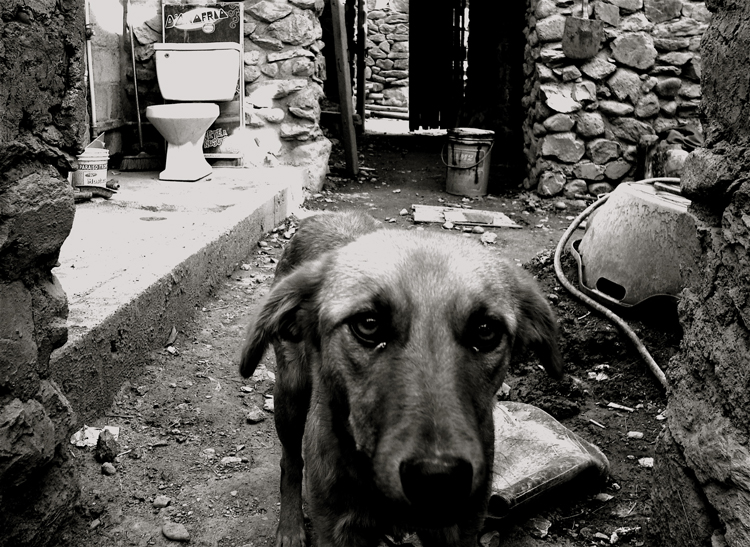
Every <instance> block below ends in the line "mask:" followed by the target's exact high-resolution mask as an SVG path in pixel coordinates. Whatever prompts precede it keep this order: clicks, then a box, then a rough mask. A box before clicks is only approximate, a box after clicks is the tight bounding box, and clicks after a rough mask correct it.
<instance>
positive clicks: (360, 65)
mask: <svg viewBox="0 0 750 547" xmlns="http://www.w3.org/2000/svg"><path fill="white" fill-rule="evenodd" d="M365 2H366V0H357V114H359V119H360V120H362V125H361V126H360V131H361V132H363V133H364V131H365V97H366V95H367V90H366V87H367V80H365V66H366V65H365V57H366V56H367V9H366V5H365Z"/></svg>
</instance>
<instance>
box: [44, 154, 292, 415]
mask: <svg viewBox="0 0 750 547" xmlns="http://www.w3.org/2000/svg"><path fill="white" fill-rule="evenodd" d="M110 176H111V178H114V179H117V180H118V181H119V182H120V185H121V188H120V190H119V191H118V193H117V194H116V195H115V196H113V197H112V199H110V200H103V199H101V198H95V201H92V202H87V203H80V204H78V206H77V208H76V217H75V221H74V223H73V230H72V231H71V234H70V236H69V237H68V239H67V240H66V242H65V244H64V245H63V247H62V250H61V252H60V266H59V267H58V268H55V270H54V273H55V275H56V276H57V277H58V278H59V279H60V282H61V284H62V286H63V288H64V289H65V292H66V294H67V295H68V303H69V308H70V313H69V319H68V327H69V334H68V343H67V344H66V345H65V346H63V347H62V348H60V349H59V350H57V351H55V352H54V353H53V355H52V358H51V362H50V369H51V374H52V377H53V378H54V380H55V381H57V382H58V384H59V385H60V386H62V389H63V391H64V393H65V395H66V396H67V398H68V400H69V401H70V402H71V404H72V405H73V408H74V409H75V411H76V412H77V413H78V418H79V422H85V421H88V420H91V419H92V418H95V417H97V416H99V415H101V414H102V413H103V412H104V410H105V409H106V408H108V407H109V406H110V405H111V403H112V398H113V396H114V395H115V394H116V393H117V391H118V389H119V388H120V386H121V385H122V383H123V382H124V381H125V380H128V379H133V378H135V377H137V376H138V375H139V374H140V373H141V372H142V364H143V354H144V352H146V351H148V350H151V349H153V348H156V347H162V346H163V345H164V342H165V341H166V340H167V337H168V336H169V333H170V331H171V329H172V326H175V327H177V328H178V329H179V328H180V327H181V326H182V325H183V324H185V323H186V322H187V321H189V320H190V319H191V318H192V317H193V314H194V313H195V311H196V308H197V307H198V306H199V305H200V303H201V302H202V301H203V300H204V299H205V298H206V296H207V295H208V294H209V292H210V291H211V289H212V288H213V287H214V286H216V284H217V283H219V282H220V281H221V280H222V279H223V278H225V277H226V276H227V275H228V274H230V273H231V272H232V270H233V269H234V268H235V267H236V266H237V264H238V263H239V262H240V261H241V260H243V259H244V258H245V257H247V256H248V255H249V254H250V253H251V252H252V250H253V247H254V245H255V244H256V243H257V241H258V240H259V239H260V237H261V235H262V234H263V233H264V232H266V231H268V230H270V229H272V228H273V227H274V226H277V225H278V224H280V223H281V222H282V221H283V220H284V219H285V218H286V217H287V216H289V214H291V213H292V212H293V211H294V210H295V209H296V208H297V207H298V206H299V204H300V203H301V199H302V185H303V181H304V172H303V170H302V169H301V168H290V167H282V168H273V169H215V170H214V174H213V175H211V176H210V177H209V178H208V179H204V180H202V181H198V182H195V183H185V182H167V181H159V180H158V178H157V174H156V173H119V174H116V175H114V176H113V175H112V174H111V173H110Z"/></svg>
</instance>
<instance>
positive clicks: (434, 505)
mask: <svg viewBox="0 0 750 547" xmlns="http://www.w3.org/2000/svg"><path fill="white" fill-rule="evenodd" d="M399 472H400V475H401V487H402V488H403V490H404V495H405V496H406V498H407V499H408V500H409V502H410V503H411V504H412V505H413V506H414V508H415V509H417V510H419V511H420V512H422V511H425V512H429V513H433V514H435V513H442V512H443V511H450V510H451V509H452V508H455V507H456V506H460V504H461V503H462V502H463V501H465V500H467V499H468V498H469V496H470V495H471V491H472V480H473V470H472V466H471V464H470V463H469V462H467V461H466V460H464V459H461V458H456V457H453V456H443V457H437V458H426V459H413V460H406V461H403V462H401V466H400V469H399Z"/></svg>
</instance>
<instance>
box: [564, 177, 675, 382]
mask: <svg viewBox="0 0 750 547" xmlns="http://www.w3.org/2000/svg"><path fill="white" fill-rule="evenodd" d="M654 182H667V183H677V184H679V182H680V179H679V178H667V177H660V178H653V179H644V180H640V181H638V184H651V183H654ZM608 199H609V194H604V195H603V196H601V197H600V198H599V199H598V200H597V201H595V202H594V203H592V204H591V205H589V206H588V207H587V208H586V209H585V210H584V211H583V212H582V213H581V214H580V215H578V216H577V217H576V218H575V220H574V221H573V222H572V223H571V224H570V226H568V229H567V230H566V231H565V233H564V234H563V236H562V238H560V242H559V243H558V244H557V248H556V249H555V262H554V263H555V274H556V275H557V279H559V280H560V283H562V285H563V287H565V288H566V289H567V290H568V292H570V293H571V294H572V295H573V296H575V297H576V298H578V299H579V300H580V301H581V302H583V303H584V304H586V305H587V306H588V307H590V308H593V309H594V310H595V311H598V312H599V313H601V314H602V315H604V317H606V318H607V319H609V320H610V321H612V322H613V323H614V324H615V325H616V326H617V328H619V329H620V332H622V333H623V334H624V335H625V336H626V337H627V338H628V340H630V342H631V343H632V344H633V345H634V346H635V349H636V350H637V351H638V353H639V354H640V356H641V357H642V358H643V360H644V361H645V362H646V366H648V368H649V370H651V373H652V374H653V375H654V376H656V379H657V380H658V381H659V383H660V384H661V386H662V387H663V388H664V389H665V390H666V389H668V388H669V382H668V381H667V377H666V376H665V375H664V371H662V369H661V368H659V365H658V364H656V361H654V358H653V357H651V354H650V353H649V351H648V350H647V349H646V346H644V345H643V342H641V340H640V338H638V335H637V334H636V333H635V332H634V331H633V329H631V328H630V326H628V324H627V323H626V322H625V321H624V320H623V319H622V318H621V317H620V316H618V315H617V314H615V313H614V312H613V311H611V310H610V309H609V308H606V307H604V306H603V305H601V304H600V303H599V302H597V301H596V300H594V299H593V298H591V297H590V296H588V295H586V294H584V293H582V292H581V291H579V290H578V289H577V288H576V287H575V286H574V285H573V284H572V283H571V282H570V281H568V279H567V278H566V277H565V274H564V273H563V269H562V262H561V257H562V253H563V250H565V247H566V246H567V244H568V241H569V240H570V236H571V235H573V232H575V231H576V230H577V229H578V227H579V226H580V225H581V223H582V222H583V221H584V220H586V219H587V218H588V217H589V216H590V215H591V213H593V212H594V211H595V210H596V209H598V208H599V207H601V206H602V205H604V204H605V203H606V202H607V200H608Z"/></svg>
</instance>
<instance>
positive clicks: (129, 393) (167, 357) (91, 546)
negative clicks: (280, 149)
mask: <svg viewBox="0 0 750 547" xmlns="http://www.w3.org/2000/svg"><path fill="white" fill-rule="evenodd" d="M442 142H443V141H442V138H441V137H400V138H393V137H383V136H369V135H368V136H366V137H363V138H362V139H360V145H361V152H362V164H363V165H364V166H365V167H366V168H367V169H365V170H364V171H363V173H362V175H361V176H360V177H358V178H357V179H349V178H347V177H345V176H343V171H342V164H341V163H340V158H341V155H340V152H341V151H340V147H339V146H336V147H335V153H334V155H333V157H332V174H331V176H329V182H328V184H327V185H326V187H325V188H324V189H323V191H321V192H320V193H319V194H315V195H313V196H310V197H309V199H308V200H307V202H306V205H305V206H306V209H308V210H310V211H313V210H323V209H326V210H338V209H345V208H359V209H364V210H369V211H370V212H371V213H372V214H373V215H374V216H375V217H376V218H380V219H381V220H384V221H387V222H391V223H393V224H395V225H396V226H397V227H399V228H401V229H405V230H414V229H425V230H442V229H444V228H443V227H441V225H440V224H429V225H421V226H417V225H415V223H414V222H413V219H412V214H411V205H412V204H413V203H424V204H428V205H440V204H454V205H458V206H464V207H471V208H475V209H490V210H495V211H502V212H505V213H506V214H508V215H509V216H510V217H511V218H513V219H515V220H516V221H517V222H518V224H519V225H520V226H521V228H520V229H516V230H511V229H507V228H502V229H488V230H487V232H488V233H494V234H496V235H497V238H496V240H495V242H494V243H492V244H491V248H492V249H495V250H496V251H497V252H498V254H502V255H504V256H506V257H509V258H510V259H512V260H516V261H517V262H519V264H521V263H523V264H524V267H527V268H529V269H530V270H531V271H532V272H533V273H534V274H535V275H536V276H537V278H538V279H539V281H540V283H541V285H542V287H543V290H544V292H545V293H546V294H548V295H549V299H550V301H551V302H552V304H553V306H554V308H555V310H556V311H557V313H558V315H559V319H560V325H561V334H562V349H563V355H564V358H565V363H566V366H567V368H568V370H569V372H570V373H571V375H572V376H574V377H575V378H577V379H578V380H579V381H578V382H566V383H564V384H557V383H555V382H553V381H551V380H549V379H548V378H547V377H546V376H545V374H544V373H543V372H541V371H540V370H539V369H538V367H537V366H536V364H535V362H534V361H533V360H532V359H531V358H529V359H524V360H522V362H518V363H515V364H514V366H513V369H512V372H511V374H510V376H509V378H508V379H507V383H508V385H509V386H510V392H509V395H508V397H509V398H510V399H511V400H516V401H521V402H527V403H531V404H534V405H537V406H539V407H541V408H542V409H544V410H546V411H547V412H549V413H550V414H552V415H553V416H555V417H556V418H557V419H559V420H560V421H561V422H562V423H563V424H564V425H565V426H567V427H568V428H570V429H571V430H573V431H575V432H576V433H578V434H579V435H580V436H581V437H583V438H585V439H587V440H588V441H590V442H592V443H594V444H596V445H597V446H599V447H600V448H601V450H602V451H603V452H604V454H605V455H606V456H607V458H608V459H609V463H610V467H611V472H610V477H609V478H608V479H607V481H606V482H605V483H604V484H602V485H601V486H600V487H599V488H598V489H596V490H595V491H584V490H581V489H579V488H574V489H567V490H566V489H563V490H561V491H558V493H557V494H556V495H554V496H552V497H551V499H549V500H547V503H545V504H544V505H542V506H540V507H537V508H535V509H534V510H533V511H531V512H529V513H527V514H524V515H518V516H514V517H513V518H511V519H508V521H507V522H506V523H505V524H504V525H503V526H502V527H501V529H500V530H499V531H492V530H489V531H488V533H487V534H485V535H484V536H483V538H482V543H483V545H485V547H498V546H499V545H504V546H513V547H539V546H542V545H555V546H571V547H583V546H590V545H610V544H612V543H616V544H618V545H633V546H637V545H639V546H650V545H654V543H653V540H652V539H651V537H650V535H649V518H650V514H651V502H650V499H649V487H650V482H651V473H652V470H651V468H650V467H649V463H650V462H649V459H648V458H653V457H654V443H655V440H656V437H657V436H658V435H659V432H660V431H661V429H662V425H663V421H662V420H663V414H662V411H663V409H664V406H665V398H664V394H663V393H662V392H661V391H660V388H659V387H658V383H657V382H656V381H655V380H654V379H653V378H652V377H651V375H650V374H649V372H648V370H647V369H646V367H645V366H644V364H643V363H642V361H641V360H640V358H639V357H638V356H637V355H636V353H635V352H634V351H632V350H631V348H630V347H629V346H628V345H627V343H626V342H625V341H624V339H623V338H622V337H621V336H620V335H619V334H618V332H617V331H616V330H615V328H614V327H613V326H612V325H611V324H609V323H608V322H607V321H605V320H603V319H602V318H600V317H599V316H597V314H595V313H592V312H591V311H590V310H589V309H587V308H586V307H584V306H582V305H581V304H579V303H578V302H577V301H575V300H573V299H572V298H571V297H570V296H569V295H568V294H567V293H566V291H565V290H564V289H563V288H562V287H561V286H560V285H559V283H558V281H557V280H556V278H555V276H554V272H553V269H552V258H551V257H552V252H551V251H552V249H553V248H554V245H555V244H556V243H557V241H558V240H559V237H560V235H561V233H562V231H563V230H564V229H565V228H566V227H567V225H568V224H569V223H570V221H571V220H572V219H573V217H574V216H575V215H577V214H578V213H579V212H580V211H581V210H582V207H583V205H584V204H583V203H582V202H577V201H575V200H565V199H561V200H548V201H542V200H540V199H539V198H538V197H536V196H534V195H532V194H529V193H526V192H523V191H521V190H520V189H519V188H517V187H516V185H515V184H511V185H506V186H505V187H504V188H505V189H504V190H501V191H500V192H499V193H498V194H496V195H494V196H490V197H487V198H482V199H461V198H457V197H455V196H450V195H448V194H446V193H444V192H443V187H444V177H445V173H444V168H443V166H442V164H441V163H440V159H439V158H440V155H439V152H440V147H441V145H442ZM495 182H496V181H493V184H494V183H495ZM295 226H296V221H295V220H294V219H290V220H288V221H287V222H286V223H285V224H283V225H282V226H279V227H277V228H276V229H275V230H274V231H273V232H271V233H269V234H267V235H266V237H265V238H264V239H263V240H262V241H261V242H259V244H258V245H257V246H253V247H252V248H250V247H249V248H248V252H249V254H248V257H247V259H246V260H245V261H244V263H243V264H239V265H238V267H237V269H236V271H235V272H234V273H233V274H232V275H231V276H229V277H228V278H227V279H226V282H225V283H223V284H222V285H221V286H219V287H216V290H215V292H214V294H213V296H212V297H211V298H210V299H209V300H208V301H206V302H200V303H196V313H195V316H194V318H192V320H191V321H190V322H189V323H188V324H187V325H186V326H185V327H184V328H180V329H179V330H178V331H175V332H174V333H173V336H172V337H170V340H165V345H164V347H163V348H160V349H156V350H154V351H152V352H150V353H149V354H147V355H144V356H143V374H142V375H141V376H140V377H137V378H133V379H132V381H131V382H129V383H127V384H125V385H124V386H123V387H122V389H121V391H120V393H119V395H118V396H117V398H116V400H115V402H114V404H113V405H112V407H111V408H110V409H109V411H108V412H107V414H106V415H105V416H103V417H102V418H101V419H100V420H99V421H97V423H95V424H89V425H91V426H97V427H103V426H105V425H110V426H115V427H117V428H119V437H118V440H117V443H116V446H112V447H111V452H112V455H114V456H115V458H114V461H113V462H111V463H109V464H106V465H103V464H102V462H101V461H98V460H97V459H96V457H95V451H94V449H92V448H79V447H76V446H73V445H70V446H69V447H68V451H69V455H70V457H71V458H72V459H73V460H74V461H75V462H76V464H77V466H78V468H79V470H80V472H81V475H82V492H81V496H80V504H79V506H78V508H77V511H76V516H75V518H74V519H73V520H72V521H71V522H70V523H69V526H67V528H66V529H65V531H64V533H63V534H62V536H61V537H60V539H59V542H58V544H59V545H61V546H62V547H77V546H84V545H85V546H86V547H105V546H106V547H112V546H147V545H173V544H174V542H175V541H189V542H190V544H192V545H199V546H207V547H208V546H210V547H247V546H252V547H265V546H270V545H274V532H275V527H276V524H277V522H276V521H277V517H278V478H279V466H278V465H279V454H280V447H279V444H278V440H277V439H276V434H275V431H274V427H273V419H272V413H273V399H272V398H271V394H272V388H273V384H274V380H275V377H274V362H273V358H272V356H271V355H268V356H267V357H266V359H265V360H264V362H263V365H262V366H261V367H259V369H258V370H257V371H256V373H255V375H254V376H253V377H252V378H250V379H242V378H241V377H240V376H239V374H238V372H237V364H236V355H237V352H238V350H239V347H240V346H241V343H242V337H243V333H244V330H245V327H246V325H247V322H248V320H249V318H250V316H251V314H252V312H253V309H254V308H255V306H257V304H258V302H259V300H260V299H261V298H262V297H263V296H264V294H266V292H267V291H268V289H269V286H270V282H271V280H272V276H273V272H274V268H275V264H276V262H277V261H278V259H279V257H280V255H281V253H282V251H283V249H284V246H285V245H286V244H287V242H288V240H289V238H290V237H292V235H293V232H294V228H295ZM456 232H457V233H456V237H475V238H480V237H482V234H467V235H462V234H461V233H459V232H460V231H459V230H457V231H456ZM566 267H567V269H568V271H569V272H570V273H571V275H572V273H573V272H572V267H571V261H570V259H567V260H566ZM632 324H633V326H634V328H635V329H636V331H637V332H638V334H639V335H640V336H641V337H642V339H643V341H644V343H645V344H646V346H647V347H648V348H649V349H650V350H651V352H652V354H653V356H654V358H655V359H656V361H657V362H658V363H660V364H662V365H664V366H666V363H667V362H668V360H669V358H670V357H671V355H672V354H673V353H674V351H675V348H676V345H677V343H678V342H679V337H680V332H679V329H678V328H677V327H676V324H675V322H674V321H673V320H663V318H662V320H660V321H658V322H657V321H651V322H650V323H649V322H643V321H636V320H634V321H633V322H632ZM610 403H616V404H618V405H622V406H623V407H627V409H625V410H622V409H613V408H611V407H610V406H608V405H609V404H610ZM105 452H106V451H105ZM106 458H107V457H106V454H104V459H106ZM168 538H171V539H168Z"/></svg>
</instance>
